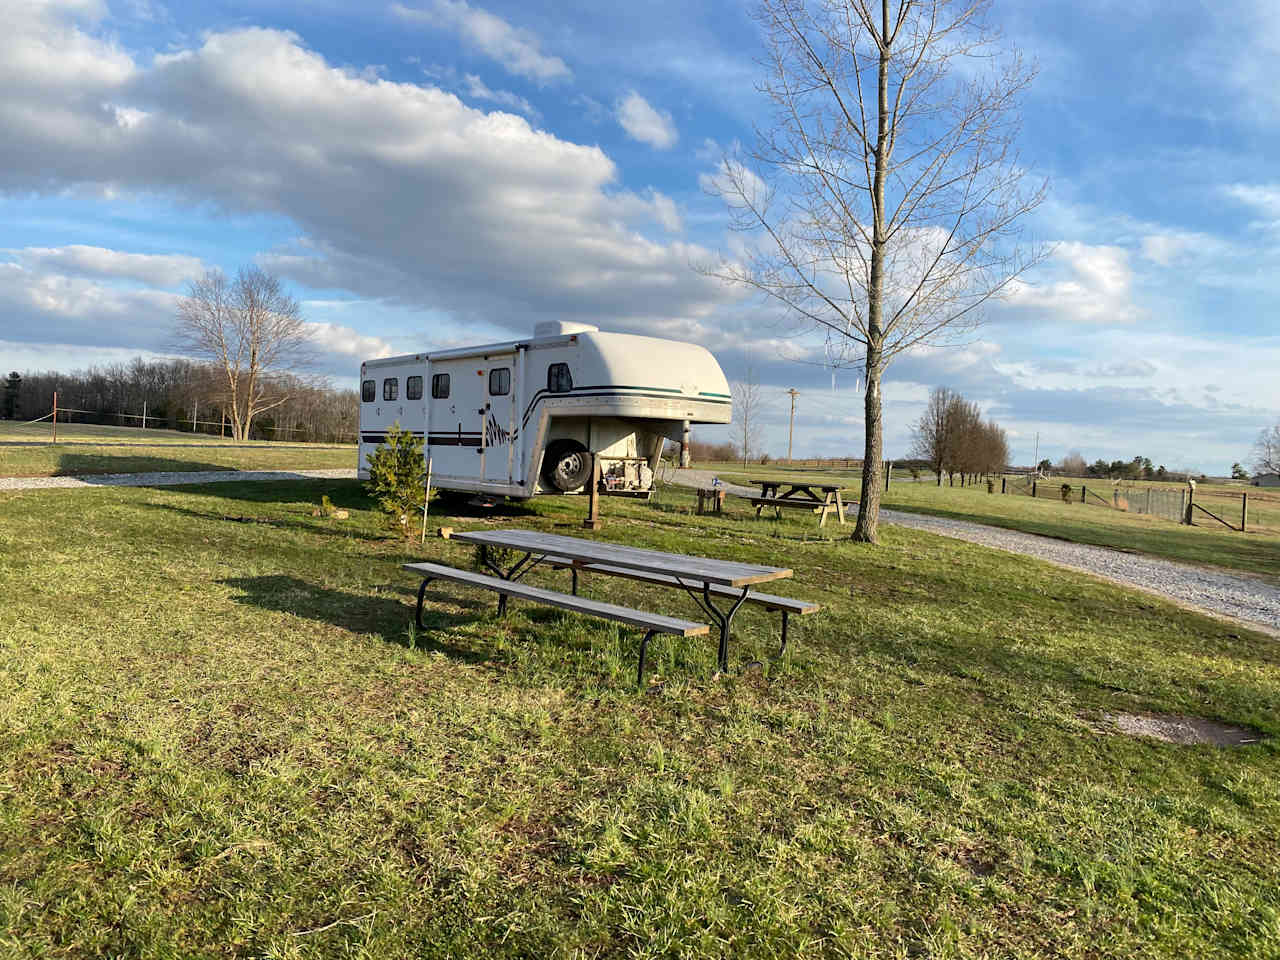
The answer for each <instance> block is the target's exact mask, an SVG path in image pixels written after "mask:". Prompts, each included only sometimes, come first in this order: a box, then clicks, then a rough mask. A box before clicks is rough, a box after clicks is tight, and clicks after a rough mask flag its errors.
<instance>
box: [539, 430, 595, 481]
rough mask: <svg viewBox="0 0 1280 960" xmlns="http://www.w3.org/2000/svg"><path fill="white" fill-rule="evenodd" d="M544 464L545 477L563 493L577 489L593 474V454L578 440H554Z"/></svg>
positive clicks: (544, 458)
mask: <svg viewBox="0 0 1280 960" xmlns="http://www.w3.org/2000/svg"><path fill="white" fill-rule="evenodd" d="M542 465H543V466H542V475H543V477H544V479H545V480H546V481H547V483H548V484H550V485H551V486H552V487H554V488H555V489H556V490H559V491H560V492H561V493H568V492H569V491H571V490H577V489H578V488H579V487H581V486H582V485H583V484H585V483H586V482H587V480H588V478H589V477H590V476H591V454H590V453H588V452H587V448H586V447H584V446H583V445H582V444H580V443H579V442H578V441H577V440H553V441H552V442H551V443H549V444H548V445H547V453H546V456H544V457H543V458H542Z"/></svg>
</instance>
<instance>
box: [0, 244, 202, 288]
mask: <svg viewBox="0 0 1280 960" xmlns="http://www.w3.org/2000/svg"><path fill="white" fill-rule="evenodd" d="M0 252H3V253H7V254H9V255H11V256H12V257H13V258H14V260H15V261H17V262H18V263H20V264H22V265H24V266H27V267H32V268H39V269H44V270H49V271H53V272H58V273H63V274H66V275H69V276H79V277H105V278H117V279H123V280H136V281H138V282H140V283H145V284H150V285H151V286H154V287H178V286H181V285H182V284H184V283H186V282H187V281H188V280H190V279H191V278H192V277H195V276H198V275H199V274H201V273H203V272H204V269H205V267H204V264H203V263H201V261H200V259H199V258H198V257H189V256H186V255H184V254H178V253H167V254H151V253H125V252H123V251H120V250H111V249H109V248H107V247H90V246H84V245H83V244H71V245H69V246H65V247H23V248H21V249H16V250H4V251H0Z"/></svg>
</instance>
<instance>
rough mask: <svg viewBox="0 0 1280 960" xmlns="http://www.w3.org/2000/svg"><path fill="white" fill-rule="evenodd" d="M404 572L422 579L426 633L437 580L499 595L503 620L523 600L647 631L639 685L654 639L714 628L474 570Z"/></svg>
mask: <svg viewBox="0 0 1280 960" xmlns="http://www.w3.org/2000/svg"><path fill="white" fill-rule="evenodd" d="M401 569H403V570H408V571H410V572H412V573H417V574H420V575H421V576H422V586H420V587H419V588H418V606H417V608H416V610H415V611H414V616H413V619H414V622H415V623H416V624H417V625H418V628H419V629H421V630H424V629H426V624H424V623H423V622H422V604H423V600H424V598H425V595H426V591H427V586H428V585H429V584H430V583H431V582H432V581H433V580H449V581H452V582H453V583H461V584H466V585H467V586H471V587H480V588H481V589H483V590H492V591H493V592H494V593H496V594H498V614H499V616H501V615H502V614H505V613H506V612H507V598H508V597H519V598H521V599H522V600H532V601H533V602H535V603H541V604H545V605H546V606H548V607H559V608H560V609H562V610H572V611H574V612H575V613H582V614H586V615H588V616H592V617H598V618H600V619H602V620H613V621H616V622H618V623H625V624H628V625H629V626H633V627H643V628H644V629H645V631H646V633H645V635H644V638H643V639H642V640H641V641H640V660H639V666H638V667H637V669H636V683H637V684H638V683H641V682H643V680H644V661H645V653H646V651H647V650H648V647H649V641H650V640H652V639H653V637H654V635H655V634H658V633H668V634H674V635H675V636H679V637H698V636H703V635H705V634H707V633H710V632H711V628H710V627H709V626H707V625H706V624H705V623H694V622H693V621H691V620H682V619H680V618H678V617H668V616H664V615H662V614H659V613H646V612H645V611H643V610H633V609H631V608H630V607H623V606H619V605H618V604H616V603H604V602H602V601H600V600H588V599H586V598H585V597H578V596H574V595H572V594H565V593H557V592H556V591H555V590H544V589H543V588H542V587H535V586H533V585H531V584H528V583H520V582H519V581H515V580H505V579H502V578H501V577H491V576H488V575H487V574H483V573H476V572H475V571H473V570H460V569H458V568H457V567H449V566H445V565H444V564H440V563H405V564H401Z"/></svg>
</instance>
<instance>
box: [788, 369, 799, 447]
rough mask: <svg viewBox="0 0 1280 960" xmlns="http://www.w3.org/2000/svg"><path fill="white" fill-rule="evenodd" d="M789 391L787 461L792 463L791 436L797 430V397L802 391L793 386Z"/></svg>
mask: <svg viewBox="0 0 1280 960" xmlns="http://www.w3.org/2000/svg"><path fill="white" fill-rule="evenodd" d="M787 393H789V394H791V426H789V427H787V463H788V464H790V463H791V436H792V434H794V433H795V430H796V397H797V396H799V395H800V391H799V390H797V389H796V388H795V387H792V388H791V389H790V390H788V391H787Z"/></svg>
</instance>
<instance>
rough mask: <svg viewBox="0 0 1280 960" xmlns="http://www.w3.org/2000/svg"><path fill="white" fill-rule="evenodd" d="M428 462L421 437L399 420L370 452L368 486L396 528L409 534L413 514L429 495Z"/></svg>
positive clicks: (416, 513)
mask: <svg viewBox="0 0 1280 960" xmlns="http://www.w3.org/2000/svg"><path fill="white" fill-rule="evenodd" d="M426 473H427V471H426V462H425V461H424V459H423V454H422V438H421V437H415V436H414V435H413V433H412V431H409V430H402V429H400V422H399V421H398V420H397V421H396V422H395V423H394V424H392V425H391V429H390V430H388V431H387V439H386V442H385V443H383V444H382V445H381V446H379V447H378V449H377V450H375V451H373V453H371V454H369V479H368V480H367V481H366V482H365V489H366V490H368V491H369V493H370V495H371V496H373V497H376V498H377V500H378V505H379V506H380V507H382V510H383V512H384V513H386V514H387V519H388V522H389V523H390V525H391V528H392V529H393V530H397V531H399V533H400V534H401V535H402V536H405V537H408V536H411V535H412V533H413V520H414V517H415V516H417V515H418V514H420V513H421V512H422V506H423V503H424V502H425V498H426V492H427V491H426Z"/></svg>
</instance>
